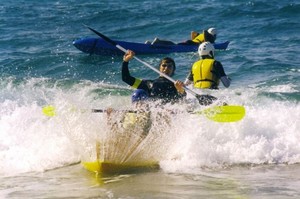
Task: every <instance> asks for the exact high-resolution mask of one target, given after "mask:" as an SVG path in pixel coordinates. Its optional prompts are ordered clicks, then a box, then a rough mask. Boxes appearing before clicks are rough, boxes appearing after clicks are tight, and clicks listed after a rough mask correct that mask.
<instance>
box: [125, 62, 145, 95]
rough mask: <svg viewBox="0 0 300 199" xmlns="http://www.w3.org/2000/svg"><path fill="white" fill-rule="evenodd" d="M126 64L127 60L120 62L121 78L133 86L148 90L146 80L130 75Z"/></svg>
mask: <svg viewBox="0 0 300 199" xmlns="http://www.w3.org/2000/svg"><path fill="white" fill-rule="evenodd" d="M128 64H129V62H125V61H124V62H123V63H122V80H123V81H124V82H125V83H127V84H128V85H129V86H132V87H133V88H138V89H144V90H146V91H148V92H149V87H148V81H147V80H141V79H138V78H135V77H133V76H131V75H130V72H129V69H128Z"/></svg>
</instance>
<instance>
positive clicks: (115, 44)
mask: <svg viewBox="0 0 300 199" xmlns="http://www.w3.org/2000/svg"><path fill="white" fill-rule="evenodd" d="M85 26H86V25H85ZM86 27H87V28H88V29H90V30H91V31H93V32H94V33H95V34H97V35H98V36H100V37H101V38H102V39H104V40H105V41H106V42H108V43H110V44H111V45H113V46H115V47H116V48H118V49H119V50H121V51H123V52H124V53H126V52H127V50H126V49H125V48H123V47H122V46H120V45H119V44H117V43H116V42H115V41H113V40H111V39H110V38H108V37H107V36H105V35H103V34H102V33H100V32H98V31H96V30H94V29H93V28H91V27H88V26H86ZM133 58H134V59H136V60H137V61H139V62H140V63H142V64H144V65H145V66H147V67H148V68H150V69H152V70H153V71H155V72H156V73H158V74H159V75H161V76H163V77H165V78H166V79H168V80H170V81H171V82H173V83H175V80H174V79H173V78H171V77H170V76H168V75H166V74H164V73H162V72H160V71H159V70H157V69H156V68H154V67H153V66H151V65H150V64H148V63H147V62H144V61H143V60H141V59H140V58H138V57H137V56H133ZM184 89H185V90H186V91H188V92H190V94H192V95H194V96H195V97H197V98H198V94H197V93H195V92H194V91H192V90H191V89H189V88H188V87H186V86H184Z"/></svg>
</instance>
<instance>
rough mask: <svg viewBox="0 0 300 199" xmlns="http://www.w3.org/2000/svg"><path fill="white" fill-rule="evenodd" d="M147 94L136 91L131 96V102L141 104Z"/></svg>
mask: <svg viewBox="0 0 300 199" xmlns="http://www.w3.org/2000/svg"><path fill="white" fill-rule="evenodd" d="M148 97H149V94H148V93H147V92H146V91H145V90H143V89H136V90H135V91H133V93H132V95H131V102H132V103H134V102H141V101H145V100H147V99H148Z"/></svg>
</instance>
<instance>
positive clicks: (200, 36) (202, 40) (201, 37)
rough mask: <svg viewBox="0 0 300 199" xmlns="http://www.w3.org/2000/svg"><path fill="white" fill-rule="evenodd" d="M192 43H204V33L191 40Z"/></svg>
mask: <svg viewBox="0 0 300 199" xmlns="http://www.w3.org/2000/svg"><path fill="white" fill-rule="evenodd" d="M192 41H193V42H194V43H202V42H204V41H205V37H204V33H200V34H199V35H197V36H196V37H195V38H194V39H193V40H192Z"/></svg>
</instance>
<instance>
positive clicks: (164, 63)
mask: <svg viewBox="0 0 300 199" xmlns="http://www.w3.org/2000/svg"><path fill="white" fill-rule="evenodd" d="M134 55H135V53H134V52H133V51H131V50H128V51H127V52H126V53H125V55H124V57H123V63H122V80H123V81H124V82H126V83H127V84H128V85H130V86H132V87H133V88H136V89H143V90H145V91H146V92H147V93H148V95H149V99H151V100H161V101H162V103H169V102H171V103H173V102H178V101H179V100H181V99H183V98H184V97H185V96H186V92H185V89H184V84H183V82H181V81H179V80H177V81H176V82H175V83H173V82H171V81H170V80H168V79H166V78H165V77H163V76H160V77H158V78H157V79H154V80H146V79H139V78H135V77H133V76H131V75H130V72H129V69H128V64H129V61H130V60H131V59H132V58H133V56H134ZM159 70H160V72H161V73H164V74H166V75H168V76H170V77H171V76H172V75H173V74H174V72H175V70H176V66H175V62H174V60H173V59H172V58H169V57H166V58H163V59H162V60H161V61H160V64H159Z"/></svg>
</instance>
